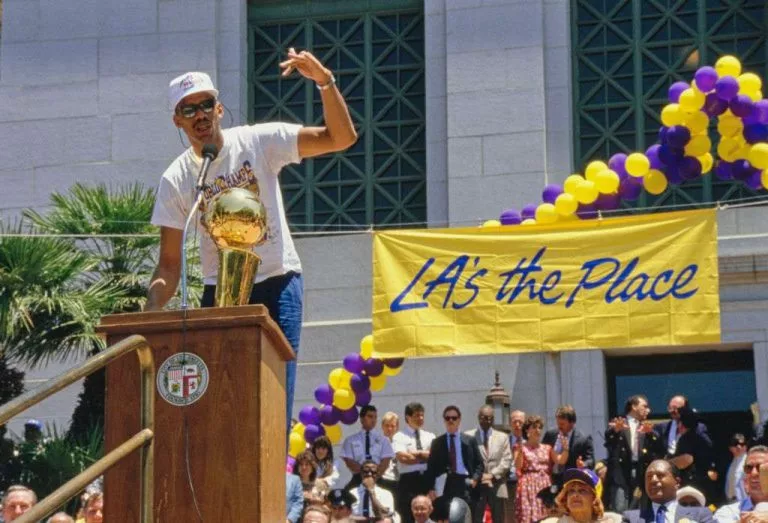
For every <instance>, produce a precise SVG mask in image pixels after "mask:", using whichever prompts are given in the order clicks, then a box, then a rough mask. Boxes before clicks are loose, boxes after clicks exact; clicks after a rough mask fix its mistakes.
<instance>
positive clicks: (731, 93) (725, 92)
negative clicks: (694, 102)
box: [715, 76, 739, 102]
mask: <svg viewBox="0 0 768 523" xmlns="http://www.w3.org/2000/svg"><path fill="white" fill-rule="evenodd" d="M715 92H716V93H717V97H718V98H720V99H721V100H725V101H726V102H730V101H731V100H733V99H734V98H735V97H736V95H737V94H739V82H737V81H736V78H734V77H733V76H723V77H722V78H720V79H719V80H718V81H717V82H716V83H715Z"/></svg>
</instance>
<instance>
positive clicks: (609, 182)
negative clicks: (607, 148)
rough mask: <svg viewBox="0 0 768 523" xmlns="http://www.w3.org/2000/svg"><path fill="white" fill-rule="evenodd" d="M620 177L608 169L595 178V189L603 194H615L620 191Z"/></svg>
mask: <svg viewBox="0 0 768 523" xmlns="http://www.w3.org/2000/svg"><path fill="white" fill-rule="evenodd" d="M619 183H621V180H620V179H619V175H618V174H616V172H615V171H612V170H610V169H606V170H605V171H603V172H601V173H599V174H598V175H597V178H595V187H597V190H598V191H600V192H601V193H603V194H613V193H615V192H616V191H618V190H619Z"/></svg>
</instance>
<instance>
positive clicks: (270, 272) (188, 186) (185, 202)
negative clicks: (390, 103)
mask: <svg viewBox="0 0 768 523" xmlns="http://www.w3.org/2000/svg"><path fill="white" fill-rule="evenodd" d="M299 129H301V126H300V125H295V124H287V123H280V122H274V123H266V124H257V125H251V126H241V127H232V128H230V129H224V130H223V131H222V133H223V135H224V146H223V147H222V148H221V151H219V155H218V156H217V158H216V160H214V161H213V162H212V163H211V167H210V169H209V170H208V176H207V178H206V180H207V182H206V185H205V188H204V189H203V205H207V203H208V202H209V201H210V200H211V198H213V197H214V196H215V195H216V194H218V193H219V192H221V191H223V190H224V189H228V188H230V187H246V188H249V189H251V190H254V189H257V190H258V193H259V198H260V199H261V203H262V204H263V205H264V208H265V209H266V211H267V239H266V241H265V242H264V243H263V244H262V245H260V246H258V247H254V249H253V252H255V253H256V254H257V255H258V256H260V257H261V265H260V266H259V270H258V272H257V274H256V278H255V279H254V283H258V282H260V281H263V280H266V279H267V278H271V277H273V276H279V275H282V274H285V273H287V272H290V271H294V272H301V262H300V261H299V255H298V254H297V253H296V248H295V247H294V245H293V239H292V238H291V233H290V231H289V230H288V222H287V221H286V219H285V210H284V209H283V196H282V194H281V192H280V184H279V183H278V180H277V175H278V173H279V172H280V169H282V167H283V166H285V165H287V164H289V163H299V162H300V161H301V158H300V157H299V149H298V135H299ZM201 164H202V159H201V158H199V157H198V156H197V154H195V152H194V150H193V149H192V148H191V147H190V148H189V149H187V150H186V151H184V152H183V153H182V154H181V155H180V156H179V157H178V158H176V159H175V160H174V161H173V163H172V164H171V165H170V166H169V167H168V169H166V171H165V172H164V173H163V177H162V178H161V180H160V186H159V188H158V190H157V200H156V202H155V209H154V211H153V213H152V224H153V225H157V226H161V227H171V228H173V229H180V230H181V229H184V222H185V221H186V217H187V214H189V211H190V207H191V206H192V205H193V203H194V197H195V182H196V181H197V175H198V172H199V171H200V165H201ZM201 218H202V215H198V217H197V218H196V220H197V235H198V237H199V238H200V261H201V264H202V269H203V277H204V281H205V283H206V284H208V285H215V284H216V274H217V272H218V265H219V261H218V253H217V250H216V244H214V243H213V240H212V239H211V237H210V236H209V235H208V232H207V231H206V230H205V228H204V227H203V226H202V224H201V222H200V219H201Z"/></svg>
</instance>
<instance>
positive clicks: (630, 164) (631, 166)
mask: <svg viewBox="0 0 768 523" xmlns="http://www.w3.org/2000/svg"><path fill="white" fill-rule="evenodd" d="M624 168H625V169H626V170H627V173H629V175H630V176H635V177H637V178H640V177H641V176H645V175H646V174H647V173H648V169H650V168H651V161H650V160H649V159H648V157H647V156H646V155H644V154H643V153H632V154H630V155H629V156H627V161H626V162H625V163H624Z"/></svg>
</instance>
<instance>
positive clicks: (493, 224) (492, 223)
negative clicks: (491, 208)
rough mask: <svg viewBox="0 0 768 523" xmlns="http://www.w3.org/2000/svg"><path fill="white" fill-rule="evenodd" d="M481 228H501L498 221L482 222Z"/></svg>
mask: <svg viewBox="0 0 768 523" xmlns="http://www.w3.org/2000/svg"><path fill="white" fill-rule="evenodd" d="M483 227H501V222H500V221H499V220H486V221H485V222H483Z"/></svg>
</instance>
